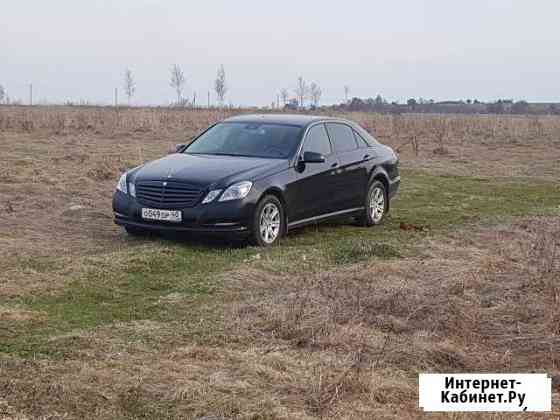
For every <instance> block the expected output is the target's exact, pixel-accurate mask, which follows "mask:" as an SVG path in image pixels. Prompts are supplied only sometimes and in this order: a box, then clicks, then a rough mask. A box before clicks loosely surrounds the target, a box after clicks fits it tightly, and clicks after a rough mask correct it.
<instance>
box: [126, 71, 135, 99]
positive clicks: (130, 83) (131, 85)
mask: <svg viewBox="0 0 560 420" xmlns="http://www.w3.org/2000/svg"><path fill="white" fill-rule="evenodd" d="M124 93H125V94H126V97H127V98H128V105H129V106H130V100H131V99H132V97H133V96H134V94H135V93H136V82H135V81H134V78H133V77H132V71H131V70H130V69H128V68H127V69H126V70H125V71H124Z"/></svg>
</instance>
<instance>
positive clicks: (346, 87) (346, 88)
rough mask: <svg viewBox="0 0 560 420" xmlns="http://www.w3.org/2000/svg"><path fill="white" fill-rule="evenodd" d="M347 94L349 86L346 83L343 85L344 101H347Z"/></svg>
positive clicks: (348, 93)
mask: <svg viewBox="0 0 560 420" xmlns="http://www.w3.org/2000/svg"><path fill="white" fill-rule="evenodd" d="M348 95H350V86H348V85H346V86H344V98H345V100H346V103H348Z"/></svg>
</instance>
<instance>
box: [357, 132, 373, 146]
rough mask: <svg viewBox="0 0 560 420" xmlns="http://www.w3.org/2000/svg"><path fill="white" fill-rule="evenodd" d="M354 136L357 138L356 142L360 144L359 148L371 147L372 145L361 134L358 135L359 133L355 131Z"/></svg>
mask: <svg viewBox="0 0 560 420" xmlns="http://www.w3.org/2000/svg"><path fill="white" fill-rule="evenodd" d="M354 136H355V137H356V141H357V142H358V146H359V147H360V148H362V147H369V146H370V144H369V143H368V142H367V141H366V139H364V138H363V137H362V136H361V135H360V133H358V132H357V131H354Z"/></svg>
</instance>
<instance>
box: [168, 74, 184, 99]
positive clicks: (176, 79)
mask: <svg viewBox="0 0 560 420" xmlns="http://www.w3.org/2000/svg"><path fill="white" fill-rule="evenodd" d="M185 83H186V79H185V74H184V73H183V70H181V67H179V65H178V64H174V65H173V67H171V81H170V82H169V85H170V86H171V87H172V88H173V89H175V93H176V94H177V105H180V104H181V103H182V98H183V89H184V87H185Z"/></svg>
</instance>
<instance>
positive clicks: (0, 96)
mask: <svg viewBox="0 0 560 420" xmlns="http://www.w3.org/2000/svg"><path fill="white" fill-rule="evenodd" d="M5 96H6V89H4V86H2V85H0V104H1V103H2V102H4V97H5Z"/></svg>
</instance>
